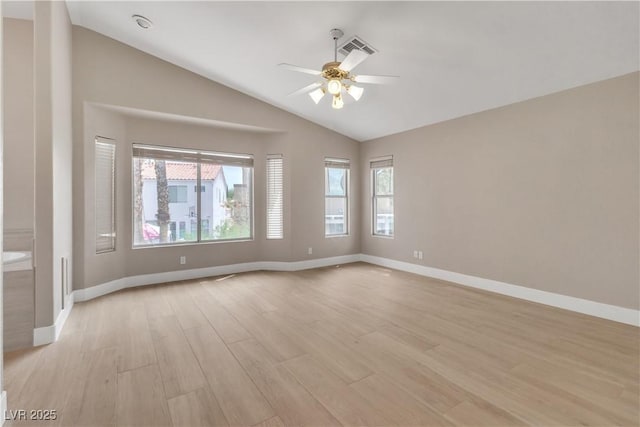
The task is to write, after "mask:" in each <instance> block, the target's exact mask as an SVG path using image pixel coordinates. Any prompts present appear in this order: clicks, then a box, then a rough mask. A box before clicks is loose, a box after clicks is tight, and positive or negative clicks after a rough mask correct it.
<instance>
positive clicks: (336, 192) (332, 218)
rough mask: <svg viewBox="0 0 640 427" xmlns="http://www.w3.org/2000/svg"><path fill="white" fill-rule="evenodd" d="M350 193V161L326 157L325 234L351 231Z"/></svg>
mask: <svg viewBox="0 0 640 427" xmlns="http://www.w3.org/2000/svg"><path fill="white" fill-rule="evenodd" d="M348 193H349V161H348V160H342V159H325V204H324V206H325V213H324V224H325V236H337V235H345V234H348V233H349V230H348V224H349V222H348V213H349V206H348V196H349V194H348Z"/></svg>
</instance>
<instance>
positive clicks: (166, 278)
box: [33, 254, 640, 346]
mask: <svg viewBox="0 0 640 427" xmlns="http://www.w3.org/2000/svg"><path fill="white" fill-rule="evenodd" d="M358 261H363V262H367V263H369V264H374V265H379V266H382V267H388V268H394V269H396V270H402V271H406V272H409V273H414V274H419V275H421V276H427V277H433V278H435V279H441V280H446V281H448V282H453V283H457V284H459V285H464V286H469V287H472V288H477V289H483V290H485V291H490V292H495V293H498V294H502V295H508V296H511V297H514V298H519V299H523V300H527V301H532V302H536V303H540V304H545V305H549V306H552V307H558V308H562V309H565V310H569V311H574V312H577V313H583V314H588V315H590V316H595V317H601V318H603V319H608V320H613V321H615V322H620V323H626V324H628V325H633V326H637V327H640V311H639V310H633V309H630V308H625V307H618V306H615V305H610V304H604V303H600V302H595V301H590V300H586V299H582V298H576V297H571V296H567V295H560V294H556V293H552V292H547V291H541V290H538V289H532V288H527V287H524V286H518V285H512V284H510V283H505V282H499V281H497V280H491V279H483V278H482V277H475V276H469V275H467V274H461V273H455V272H452V271H447V270H442V269H439V268H433V267H427V266H423V265H417V264H411V263H408V262H403V261H396V260H393V259H389V258H381V257H377V256H372V255H365V254H352V255H342V256H336V257H329V258H318V259H310V260H305V261H294V262H282V261H258V262H247V263H242V264H231V265H221V266H217V267H206V268H195V269H191V270H177V271H167V272H164V273H153V274H143V275H139V276H131V277H123V278H121V279H116V280H112V281H110V282H107V283H103V284H100V285H96V286H92V287H90V288H86V289H78V290H75V291H73V292H72V293H71V295H69V299H68V301H67V303H68V306H67V308H65V309H64V310H62V311H61V312H60V314H59V315H58V318H57V319H56V323H55V324H53V325H51V326H45V327H42V328H36V329H34V330H33V345H34V346H39V345H44V344H49V343H52V342H55V341H56V340H57V339H58V337H59V336H60V332H61V331H62V328H63V326H64V323H65V322H66V320H67V318H68V317H69V313H70V312H71V310H72V309H73V303H74V302H80V301H88V300H91V299H94V298H98V297H100V296H103V295H107V294H110V293H112V292H116V291H119V290H121V289H126V288H132V287H136V286H146V285H154V284H158V283H166V282H175V281H180V280H190V279H200V278H203V277H213V276H222V275H225V274H235V273H244V272H248V271H256V270H270V271H299V270H308V269H310V268H319V267H327V266H331V265H338V264H349V263H352V262H358Z"/></svg>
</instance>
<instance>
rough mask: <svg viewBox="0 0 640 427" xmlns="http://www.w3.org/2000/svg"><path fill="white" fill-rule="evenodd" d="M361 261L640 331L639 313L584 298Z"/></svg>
mask: <svg viewBox="0 0 640 427" xmlns="http://www.w3.org/2000/svg"><path fill="white" fill-rule="evenodd" d="M360 260H361V261H364V262H368V263H370V264H375V265H379V266H382V267H388V268H394V269H396V270H402V271H407V272H409V273H415V274H419V275H421V276H427V277H433V278H435V279H441V280H446V281H448V282H453V283H457V284H460V285H464V286H469V287H472V288H477V289H483V290H485V291H490V292H495V293H498V294H502V295H508V296H511V297H514V298H519V299H523V300H527V301H532V302H537V303H540V304H545V305H550V306H552V307H557V308H562V309H565V310H569V311H575V312H577V313H583V314H588V315H590V316H595V317H601V318H603V319H608V320H613V321H615V322H620V323H626V324H628V325H633V326H638V327H640V311H639V310H633V309H630V308H625V307H618V306H616V305H610V304H604V303H600V302H595V301H590V300H586V299H582V298H576V297H571V296H567V295H561V294H556V293H553V292H547V291H541V290H538V289H533V288H527V287H524V286H518V285H512V284H510V283H505V282H499V281H497V280H491V279H483V278H482V277H475V276H469V275H466V274H461V273H454V272H452V271H447V270H441V269H439V268H433V267H426V266H422V265H416V264H411V263H408V262H403V261H396V260H392V259H388V258H381V257H376V256H372V255H364V254H362V255H361V256H360Z"/></svg>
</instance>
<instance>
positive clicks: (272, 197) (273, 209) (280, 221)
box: [267, 154, 284, 239]
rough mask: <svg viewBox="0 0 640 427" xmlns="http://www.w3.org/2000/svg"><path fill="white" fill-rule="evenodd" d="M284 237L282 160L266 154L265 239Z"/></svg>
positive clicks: (276, 155) (278, 155)
mask: <svg viewBox="0 0 640 427" xmlns="http://www.w3.org/2000/svg"><path fill="white" fill-rule="evenodd" d="M282 238H284V161H283V158H282V155H281V154H270V155H268V156H267V239H282Z"/></svg>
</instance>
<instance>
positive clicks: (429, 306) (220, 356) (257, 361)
mask: <svg viewBox="0 0 640 427" xmlns="http://www.w3.org/2000/svg"><path fill="white" fill-rule="evenodd" d="M638 351H639V333H638V329H636V328H634V327H631V326H626V325H622V324H618V323H614V322H609V321H605V320H600V319H596V318H591V317H588V316H583V315H579V314H575V313H570V312H566V311H562V310H557V309H553V308H550V307H546V306H542V305H537V304H532V303H527V302H524V301H520V300H516V299H511V298H508V297H504V296H500V295H495V294H489V293H484V292H480V291H476V290H472V289H467V288H464V287H460V286H456V285H452V284H449V283H445V282H441V281H437V280H432V279H427V278H424V277H420V276H415V275H411V274H408V273H403V272H398V271H392V270H387V269H383V268H380V267H375V266H372V265H368V264H364V263H358V264H350V265H346V266H342V267H332V268H324V269H317V270H309V271H303V272H297V273H273V272H255V273H246V274H238V275H235V276H232V277H227V278H217V279H216V278H212V279H208V280H195V281H189V282H181V283H172V284H168V285H163V286H151V287H144V288H138V289H132V290H127V291H123V292H119V293H116V294H112V295H108V296H105V297H102V298H99V299H96V300H93V301H89V302H86V303H82V304H77V305H76V306H75V307H74V309H73V311H72V313H71V316H70V317H69V319H68V321H67V324H66V326H65V328H64V330H63V332H62V336H61V339H60V340H59V341H58V342H56V343H54V344H51V345H48V346H43V347H40V348H37V349H31V350H28V351H22V352H16V353H8V354H5V376H4V381H5V388H6V390H7V392H8V399H9V409H11V410H17V409H27V410H30V409H55V410H57V414H58V419H57V420H56V421H55V422H42V421H40V422H33V424H34V425H40V426H44V425H47V426H50V425H82V426H89V425H123V426H124V425H147V426H163V425H167V426H168V425H175V426H196V425H221V426H226V425H234V426H235V425H238V426H253V425H260V426H282V425H288V426H304V425H316V426H328V425H354V426H356V425H357V426H363V425H366V426H392V425H393V426H395V425H406V426H409V425H412V426H416V425H434V426H449V425H466V426H497V425H538V426H556V425H562V426H565V425H567V426H568V425H596V426H610V425H629V426H638V425H639V424H640V420H639V413H638V412H639V401H638V381H639V378H638V377H639V372H638V370H639V364H638V356H639V354H638ZM8 424H9V425H17V424H20V425H23V424H24V423H17V422H8Z"/></svg>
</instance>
